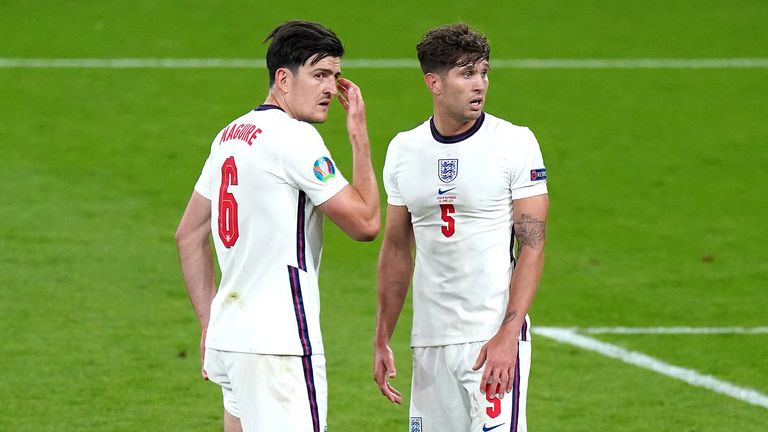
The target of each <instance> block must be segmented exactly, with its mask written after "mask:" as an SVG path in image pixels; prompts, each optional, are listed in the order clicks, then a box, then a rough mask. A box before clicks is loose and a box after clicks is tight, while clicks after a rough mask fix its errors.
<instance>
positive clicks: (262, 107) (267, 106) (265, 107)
mask: <svg viewBox="0 0 768 432" xmlns="http://www.w3.org/2000/svg"><path fill="white" fill-rule="evenodd" d="M271 109H277V110H280V111H283V112H285V111H284V110H283V109H282V108H280V107H279V106H277V105H271V104H264V105H259V106H257V107H256V108H254V109H253V110H254V111H267V110H271Z"/></svg>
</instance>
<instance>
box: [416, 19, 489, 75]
mask: <svg viewBox="0 0 768 432" xmlns="http://www.w3.org/2000/svg"><path fill="white" fill-rule="evenodd" d="M416 52H417V53H418V57H419V64H421V71H422V72H424V73H425V74H427V73H429V72H435V73H443V72H445V71H447V70H449V69H451V68H453V67H455V66H459V67H461V66H465V65H468V64H470V63H474V62H476V61H478V60H481V59H484V60H489V59H490V58H491V47H490V45H488V39H487V38H486V37H485V36H484V35H483V34H481V33H479V32H477V31H474V30H472V29H470V28H469V26H468V25H466V24H464V23H458V24H448V25H444V26H440V27H436V28H433V29H432V30H430V31H428V32H427V34H425V35H424V38H423V39H422V40H421V42H419V44H418V45H416Z"/></svg>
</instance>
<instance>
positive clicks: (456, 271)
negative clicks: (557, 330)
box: [374, 24, 548, 432]
mask: <svg viewBox="0 0 768 432" xmlns="http://www.w3.org/2000/svg"><path fill="white" fill-rule="evenodd" d="M417 52H418V56H419V62H420V65H421V68H422V72H424V82H425V84H426V85H427V87H428V89H429V90H430V92H431V93H432V97H433V109H434V111H433V115H432V117H431V118H429V120H428V121H426V122H424V123H423V124H421V125H420V126H418V127H416V128H415V129H412V130H409V131H407V132H402V133H399V134H398V135H397V136H396V137H395V138H394V139H393V140H392V141H391V142H390V145H389V147H388V149H387V157H386V162H385V166H384V175H383V177H384V186H385V188H386V191H387V204H388V206H387V222H386V230H385V234H384V241H383V243H382V247H381V253H380V255H379V265H378V297H379V302H378V305H379V308H378V316H377V323H376V335H375V339H374V379H375V381H376V382H377V384H378V386H379V389H380V391H381V393H382V394H383V395H384V396H385V397H387V398H388V399H389V400H390V401H392V402H395V403H402V396H401V395H400V393H399V392H398V391H397V390H396V389H395V388H393V387H392V386H391V385H390V382H389V380H390V379H392V378H394V376H395V375H396V369H395V362H394V355H393V353H392V350H391V349H390V347H389V341H390V340H391V337H392V333H393V331H394V326H395V324H396V322H397V318H398V316H399V315H400V311H401V310H402V306H403V303H404V301H405V297H406V294H407V291H408V287H409V279H411V278H412V280H413V326H412V332H411V345H412V347H413V380H412V383H411V384H412V388H411V400H410V423H409V428H410V429H409V430H410V431H411V432H433V431H443V430H451V431H457V432H462V431H467V432H469V431H473V432H475V431H477V432H480V431H482V432H488V431H491V430H495V431H496V432H500V431H510V432H524V431H525V430H526V429H527V420H526V413H525V411H526V393H527V388H528V375H529V370H530V355H531V346H530V330H529V327H530V321H529V319H528V315H527V312H528V309H529V307H530V305H531V302H532V301H533V297H534V294H535V291H536V289H537V286H538V281H539V278H540V275H541V270H542V266H543V259H544V255H543V249H544V233H545V227H546V216H547V209H548V198H547V185H546V178H547V176H546V168H545V167H544V161H543V158H542V155H541V151H540V149H539V144H538V142H537V140H536V138H535V137H534V135H533V133H532V132H531V131H530V130H529V129H528V128H525V127H520V126H515V125H513V124H511V123H509V122H507V121H504V120H502V119H500V118H497V117H495V116H493V115H490V114H488V113H486V112H484V110H483V107H484V102H485V98H486V96H487V90H488V83H489V81H488V70H489V68H490V64H489V57H490V47H489V45H488V43H487V40H486V39H485V37H484V36H482V35H481V34H479V33H477V32H475V31H473V30H471V29H470V28H469V27H468V26H466V25H465V24H454V25H446V26H441V27H438V28H435V29H432V30H430V31H429V32H428V33H427V34H426V35H425V36H424V38H423V39H422V41H421V42H420V43H419V45H418V46H417ZM516 244H517V246H516ZM414 247H415V250H416V255H415V259H414V257H413V253H412V250H413V248H414ZM516 251H517V252H518V255H517V256H515V252H516ZM505 395H508V396H509V397H505Z"/></svg>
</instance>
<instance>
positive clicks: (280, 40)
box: [264, 21, 344, 86]
mask: <svg viewBox="0 0 768 432" xmlns="http://www.w3.org/2000/svg"><path fill="white" fill-rule="evenodd" d="M270 39H271V40H272V42H271V43H270V44H269V48H268V49H267V70H269V85H270V86H272V84H274V83H275V72H276V71H277V70H278V69H280V68H283V67H284V68H288V69H289V70H290V71H291V72H293V73H296V71H298V70H299V66H302V65H304V64H306V63H307V61H308V60H310V59H312V61H311V63H310V64H311V65H315V64H317V62H319V61H320V60H322V59H324V58H325V57H341V56H342V55H344V47H343V46H342V45H341V41H340V40H339V38H338V37H337V36H336V33H334V32H333V31H331V30H329V29H328V28H326V27H325V26H323V25H322V24H318V23H314V22H308V21H287V22H285V23H283V24H281V25H279V26H277V27H275V29H274V30H272V32H271V33H270V34H269V35H268V36H267V37H266V38H265V39H264V42H267V41H268V40H270Z"/></svg>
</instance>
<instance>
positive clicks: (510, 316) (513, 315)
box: [501, 311, 517, 325]
mask: <svg viewBox="0 0 768 432" xmlns="http://www.w3.org/2000/svg"><path fill="white" fill-rule="evenodd" d="M515 318H517V311H507V316H505V317H504V321H503V322H502V323H501V325H504V324H506V323H508V322H511V321H512V320H514V319H515Z"/></svg>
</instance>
